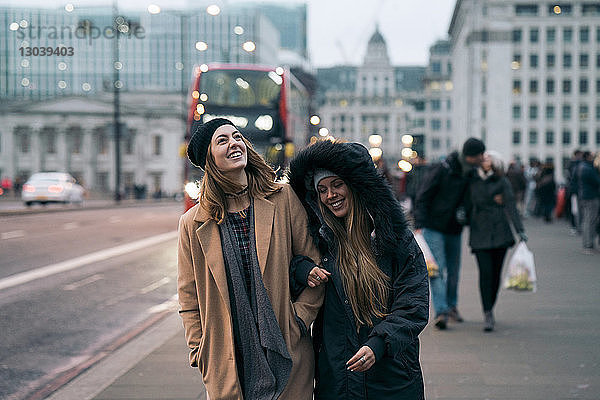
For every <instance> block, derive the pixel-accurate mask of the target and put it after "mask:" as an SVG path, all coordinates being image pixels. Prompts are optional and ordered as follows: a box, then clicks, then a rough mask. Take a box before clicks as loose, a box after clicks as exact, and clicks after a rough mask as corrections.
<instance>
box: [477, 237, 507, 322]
mask: <svg viewBox="0 0 600 400" xmlns="http://www.w3.org/2000/svg"><path fill="white" fill-rule="evenodd" d="M506 250H507V249H506V248H505V247H504V248H500V249H488V250H476V251H475V257H476V258H477V265H478V267H479V293H480V294H481V304H482V305H483V311H484V312H485V311H492V309H493V308H494V304H496V299H497V298H498V289H499V288H500V275H501V274H502V265H503V264H504V257H505V256H506Z"/></svg>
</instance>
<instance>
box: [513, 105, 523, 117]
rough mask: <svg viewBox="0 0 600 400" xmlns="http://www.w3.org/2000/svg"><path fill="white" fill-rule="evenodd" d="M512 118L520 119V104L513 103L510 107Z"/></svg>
mask: <svg viewBox="0 0 600 400" xmlns="http://www.w3.org/2000/svg"><path fill="white" fill-rule="evenodd" d="M512 117H513V119H521V106H518V105H514V106H513V108H512Z"/></svg>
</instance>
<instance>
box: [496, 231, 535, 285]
mask: <svg viewBox="0 0 600 400" xmlns="http://www.w3.org/2000/svg"><path fill="white" fill-rule="evenodd" d="M536 281H537V280H536V276H535V262H534V260H533V253H532V252H531V250H529V248H527V245H526V244H525V242H520V243H519V244H518V245H517V248H516V250H515V252H514V253H513V255H512V257H511V259H510V261H509V263H508V272H507V274H506V277H505V279H504V288H505V289H512V290H524V291H531V292H534V293H535V291H536V290H537V287H536Z"/></svg>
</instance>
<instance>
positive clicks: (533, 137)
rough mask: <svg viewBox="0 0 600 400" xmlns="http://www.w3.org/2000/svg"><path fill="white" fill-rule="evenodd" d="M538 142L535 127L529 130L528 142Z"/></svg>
mask: <svg viewBox="0 0 600 400" xmlns="http://www.w3.org/2000/svg"><path fill="white" fill-rule="evenodd" d="M537 143H538V134H537V131H536V130H535V129H532V130H530V131H529V144H537Z"/></svg>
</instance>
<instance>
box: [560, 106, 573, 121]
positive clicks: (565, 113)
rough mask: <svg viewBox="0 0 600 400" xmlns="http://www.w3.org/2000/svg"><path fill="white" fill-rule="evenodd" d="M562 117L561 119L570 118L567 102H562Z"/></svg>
mask: <svg viewBox="0 0 600 400" xmlns="http://www.w3.org/2000/svg"><path fill="white" fill-rule="evenodd" d="M562 119H563V121H570V120H571V106H570V105H569V104H563V106H562Z"/></svg>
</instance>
